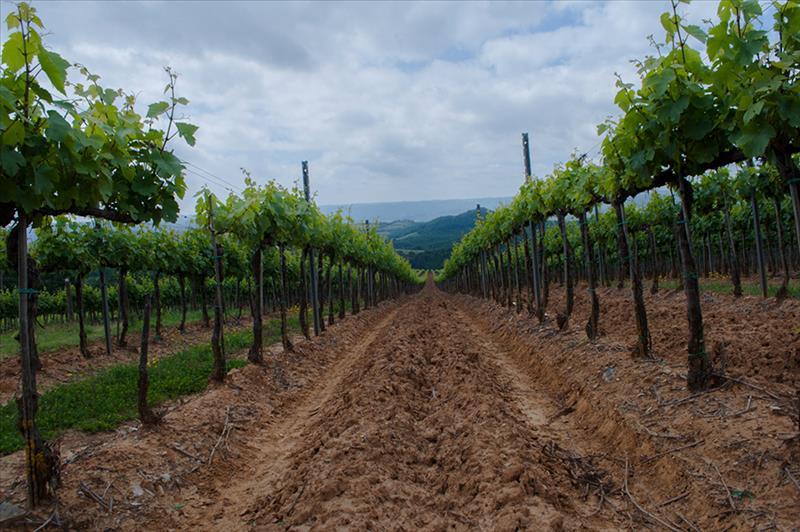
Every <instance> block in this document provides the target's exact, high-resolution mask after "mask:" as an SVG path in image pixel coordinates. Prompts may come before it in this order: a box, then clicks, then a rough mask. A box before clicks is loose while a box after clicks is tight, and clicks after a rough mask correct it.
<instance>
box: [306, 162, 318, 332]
mask: <svg viewBox="0 0 800 532" xmlns="http://www.w3.org/2000/svg"><path fill="white" fill-rule="evenodd" d="M302 165H303V194H304V195H305V197H306V201H311V191H310V189H309V184H308V161H303V163H302ZM308 260H309V262H310V263H311V268H310V270H309V273H310V274H311V308H312V309H313V311H312V312H311V314H312V315H313V316H314V335H315V336H318V335H319V321H320V316H319V284H318V283H319V277H318V272H317V263H316V261H315V260H314V248H312V247H310V246H309V248H308Z"/></svg>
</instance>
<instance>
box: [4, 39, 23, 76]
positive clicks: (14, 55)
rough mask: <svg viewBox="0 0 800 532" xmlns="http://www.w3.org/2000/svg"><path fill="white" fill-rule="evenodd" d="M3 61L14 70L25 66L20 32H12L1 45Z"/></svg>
mask: <svg viewBox="0 0 800 532" xmlns="http://www.w3.org/2000/svg"><path fill="white" fill-rule="evenodd" d="M2 58H3V63H5V64H6V66H7V67H8V68H9V70H11V71H12V72H16V71H18V70H19V69H21V68H22V67H24V66H25V56H24V55H23V54H22V33H20V32H16V33H12V34H11V35H10V36H9V37H8V40H7V41H6V42H5V44H4V45H3V53H2Z"/></svg>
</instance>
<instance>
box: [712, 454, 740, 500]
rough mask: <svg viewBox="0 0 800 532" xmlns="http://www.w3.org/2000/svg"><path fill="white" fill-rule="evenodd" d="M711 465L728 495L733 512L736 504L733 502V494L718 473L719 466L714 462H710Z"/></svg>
mask: <svg viewBox="0 0 800 532" xmlns="http://www.w3.org/2000/svg"><path fill="white" fill-rule="evenodd" d="M711 466H712V467H713V468H714V470H715V471H716V472H717V475H719V479H720V480H721V481H722V487H724V488H725V493H726V494H727V495H728V502H729V503H730V505H731V509H732V510H733V511H734V512H735V511H736V504H735V503H734V502H733V496H732V495H731V490H730V489H729V488H728V484H726V483H725V479H724V478H723V477H722V473H720V471H719V468H718V467H717V464H715V463H714V462H711Z"/></svg>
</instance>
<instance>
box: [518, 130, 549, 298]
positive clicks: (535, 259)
mask: <svg viewBox="0 0 800 532" xmlns="http://www.w3.org/2000/svg"><path fill="white" fill-rule="evenodd" d="M522 159H523V162H524V164H525V181H526V182H527V181H530V179H531V145H530V142H529V141H528V134H527V133H523V134H522ZM528 229H529V230H530V233H531V244H532V245H533V249H532V250H531V257H532V259H531V260H532V264H531V282H532V283H533V299H534V300H535V301H536V310H537V312H538V310H539V309H540V307H541V305H542V295H541V294H542V287H541V281H540V280H539V255H538V253H539V250H538V247H537V242H536V227H534V225H533V222H532V221H528ZM526 238H527V236H526ZM542 238H544V235H542Z"/></svg>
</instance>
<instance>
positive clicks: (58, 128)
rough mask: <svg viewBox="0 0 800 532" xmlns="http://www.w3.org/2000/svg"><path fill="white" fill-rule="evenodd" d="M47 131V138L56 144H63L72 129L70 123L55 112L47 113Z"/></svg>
mask: <svg viewBox="0 0 800 532" xmlns="http://www.w3.org/2000/svg"><path fill="white" fill-rule="evenodd" d="M47 119H48V120H47V129H46V130H45V134H46V135H47V138H48V139H50V140H53V141H55V142H62V141H63V140H64V139H65V138H67V136H68V135H69V134H70V131H71V130H72V128H71V127H70V125H69V122H67V121H66V120H64V118H63V117H62V116H61V115H60V114H58V113H57V112H55V111H52V110H50V111H47Z"/></svg>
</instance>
